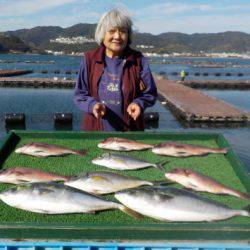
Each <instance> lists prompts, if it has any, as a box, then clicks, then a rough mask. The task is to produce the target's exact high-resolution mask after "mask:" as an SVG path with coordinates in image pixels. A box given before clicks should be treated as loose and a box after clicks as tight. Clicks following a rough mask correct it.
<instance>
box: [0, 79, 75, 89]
mask: <svg viewBox="0 0 250 250" xmlns="http://www.w3.org/2000/svg"><path fill="white" fill-rule="evenodd" d="M74 86H75V80H72V79H61V78H57V77H54V78H28V77H27V78H23V77H22V78H21V77H11V78H10V77H1V78H0V87H27V88H73V87H74Z"/></svg>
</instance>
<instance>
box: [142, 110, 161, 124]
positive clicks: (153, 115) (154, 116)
mask: <svg viewBox="0 0 250 250" xmlns="http://www.w3.org/2000/svg"><path fill="white" fill-rule="evenodd" d="M144 121H145V122H158V121H159V114H158V113H157V112H146V113H144Z"/></svg>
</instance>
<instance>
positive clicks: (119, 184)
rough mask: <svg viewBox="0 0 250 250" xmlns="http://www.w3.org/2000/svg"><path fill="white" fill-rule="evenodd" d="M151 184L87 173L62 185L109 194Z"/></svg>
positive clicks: (110, 175)
mask: <svg viewBox="0 0 250 250" xmlns="http://www.w3.org/2000/svg"><path fill="white" fill-rule="evenodd" d="M153 184H154V183H153V182H150V181H144V180H141V179H139V178H136V177H131V176H126V175H121V174H116V173H112V172H108V171H95V172H87V173H84V174H83V175H79V176H76V177H72V178H71V179H69V180H68V181H66V182H64V185H67V186H71V187H74V188H77V189H80V190H83V191H85V192H88V193H93V194H109V193H114V192H117V191H120V190H123V189H127V188H135V187H139V186H142V185H150V186H152V185H153Z"/></svg>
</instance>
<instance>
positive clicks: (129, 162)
mask: <svg viewBox="0 0 250 250" xmlns="http://www.w3.org/2000/svg"><path fill="white" fill-rule="evenodd" d="M167 162H168V161H164V162H159V163H156V164H154V163H149V162H146V161H144V160H140V159H137V158H134V157H131V156H127V155H122V154H113V153H105V154H102V156H99V157H97V158H95V159H93V160H92V163H93V164H96V165H100V166H104V167H107V168H111V169H116V170H136V169H142V168H148V167H155V168H157V169H159V170H161V171H165V169H164V167H163V165H164V164H166V163H167Z"/></svg>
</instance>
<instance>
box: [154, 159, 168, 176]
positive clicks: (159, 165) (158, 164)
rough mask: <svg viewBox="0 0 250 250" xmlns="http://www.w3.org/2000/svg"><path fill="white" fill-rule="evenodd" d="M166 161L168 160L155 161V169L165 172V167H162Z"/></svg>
mask: <svg viewBox="0 0 250 250" xmlns="http://www.w3.org/2000/svg"><path fill="white" fill-rule="evenodd" d="M167 163H169V161H161V162H157V163H156V164H155V167H156V168H157V169H159V170H161V171H162V172H164V173H165V168H164V167H163V165H165V164H167Z"/></svg>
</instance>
